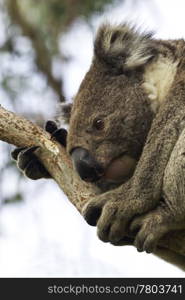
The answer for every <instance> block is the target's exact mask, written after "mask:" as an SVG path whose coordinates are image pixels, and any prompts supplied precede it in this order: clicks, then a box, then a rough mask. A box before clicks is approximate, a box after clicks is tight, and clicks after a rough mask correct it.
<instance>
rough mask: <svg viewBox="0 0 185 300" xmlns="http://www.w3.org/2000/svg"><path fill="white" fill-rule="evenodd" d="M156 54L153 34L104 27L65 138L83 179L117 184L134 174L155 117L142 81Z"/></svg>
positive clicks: (75, 103) (126, 27)
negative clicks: (146, 67) (147, 66)
mask: <svg viewBox="0 0 185 300" xmlns="http://www.w3.org/2000/svg"><path fill="white" fill-rule="evenodd" d="M154 56H155V49H154V47H153V46H152V39H151V36H150V35H146V34H143V35H142V34H140V35H139V34H138V33H137V32H136V31H135V30H134V29H133V28H129V27H128V26H127V25H121V26H117V27H113V26H110V25H103V26H101V27H100V29H99V31H98V33H97V37H96V39H95V44H94V58H93V61H92V65H91V67H90V70H89V71H88V73H87V74H86V76H85V78H84V80H83V82H82V84H81V86H80V89H79V91H78V93H77V95H76V97H75V99H74V104H73V107H72V111H71V116H70V126H69V134H68V140H67V151H68V153H69V154H70V155H71V157H72V160H73V162H74V166H75V168H76V170H77V172H78V174H79V176H80V177H81V178H82V179H83V180H85V181H88V182H94V183H96V184H99V183H100V186H101V184H102V185H103V184H105V185H106V184H107V183H108V184H111V183H113V184H114V183H115V184H116V185H117V184H120V183H122V182H124V181H125V180H127V179H128V178H129V177H130V176H132V174H133V172H134V169H135V166H136V163H137V161H138V159H139V157H140V155H141V151H142V148H143V145H144V143H145V140H146V137H147V134H148V131H149V129H150V126H151V121H152V118H153V112H152V110H151V106H150V104H149V102H148V98H147V95H146V94H145V92H144V90H143V88H142V83H143V72H144V68H145V66H146V64H149V63H150V61H151V60H152V59H153V57H154Z"/></svg>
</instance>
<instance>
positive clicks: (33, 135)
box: [0, 106, 185, 270]
mask: <svg viewBox="0 0 185 300" xmlns="http://www.w3.org/2000/svg"><path fill="white" fill-rule="evenodd" d="M0 140H2V141H4V142H7V143H9V144H13V145H15V146H17V147H23V146H27V147H30V146H39V149H38V150H37V155H38V157H39V159H40V160H41V161H42V162H43V164H44V165H45V167H46V168H47V170H48V171H49V172H50V174H51V175H52V177H53V179H54V180H55V181H56V182H57V183H58V185H59V187H60V188H61V189H62V190H63V192H64V193H65V194H66V195H67V197H68V199H69V201H70V202H72V204H73V205H74V206H75V207H76V208H77V210H78V211H79V212H80V213H81V211H82V208H83V206H84V204H85V203H86V202H87V201H88V200H90V199H92V197H94V196H95V195H97V193H98V190H96V189H95V187H94V186H93V185H91V184H87V183H85V182H83V181H81V180H80V179H79V178H78V176H77V175H76V173H75V172H74V171H73V168H72V163H71V160H70V158H69V156H68V155H67V153H66V151H65V149H64V148H63V147H62V146H61V145H59V144H58V143H57V142H56V141H54V140H51V138H50V135H49V134H48V133H47V132H46V131H44V130H43V129H42V128H40V127H38V126H37V125H35V124H33V123H31V122H30V121H28V120H26V119H25V118H23V117H22V116H18V115H16V114H14V113H12V112H9V111H7V110H5V109H4V108H2V107H1V106H0ZM128 241H129V242H128V243H124V245H126V244H127V245H128V244H129V245H131V244H132V242H133V237H130V238H129V239H128ZM155 254H156V255H157V256H159V257H161V258H163V259H164V260H166V261H168V262H170V263H172V264H174V265H177V266H179V267H180V268H181V269H183V270H185V230H184V231H176V232H170V233H169V234H167V235H165V236H164V238H163V239H162V240H161V241H160V247H158V248H157V250H156V252H155Z"/></svg>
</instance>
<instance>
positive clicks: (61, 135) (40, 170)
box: [11, 121, 67, 179]
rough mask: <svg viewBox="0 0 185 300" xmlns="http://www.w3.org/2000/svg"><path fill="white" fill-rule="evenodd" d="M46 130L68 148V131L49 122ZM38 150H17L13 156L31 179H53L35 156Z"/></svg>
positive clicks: (22, 148)
mask: <svg viewBox="0 0 185 300" xmlns="http://www.w3.org/2000/svg"><path fill="white" fill-rule="evenodd" d="M45 129H46V131H47V132H49V133H50V134H51V138H54V139H56V140H57V141H58V142H59V143H60V144H62V145H63V146H64V147H65V146H66V139H67V131H66V130H65V129H63V128H60V129H58V127H57V125H56V123H55V122H53V121H47V122H46V126H45ZM38 148H39V147H38V146H34V147H29V148H28V147H20V148H16V149H15V150H13V151H12V153H11V156H12V158H13V159H14V160H16V161H17V165H18V167H19V168H20V169H21V170H22V171H23V172H24V174H25V175H26V176H27V177H29V178H30V179H40V178H51V175H50V174H49V172H48V171H47V170H46V168H45V167H44V165H43V164H42V163H41V162H40V161H39V159H38V158H37V156H36V154H35V151H36V150H37V149H38Z"/></svg>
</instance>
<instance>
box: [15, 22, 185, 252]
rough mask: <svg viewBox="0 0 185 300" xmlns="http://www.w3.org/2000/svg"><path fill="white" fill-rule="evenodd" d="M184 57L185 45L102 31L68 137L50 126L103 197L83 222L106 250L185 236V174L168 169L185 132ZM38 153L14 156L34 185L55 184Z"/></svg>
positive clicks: (126, 30)
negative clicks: (129, 239) (128, 240)
mask: <svg viewBox="0 0 185 300" xmlns="http://www.w3.org/2000/svg"><path fill="white" fill-rule="evenodd" d="M184 50H185V41H184V40H166V41H164V40H157V39H154V37H153V35H152V34H150V33H140V32H139V31H138V30H137V29H136V28H134V27H132V26H129V25H128V24H120V25H116V26H114V25H111V24H108V23H107V24H103V25H101V26H100V28H99V30H98V32H97V35H96V38H95V42H94V57H93V60H92V64H91V66H90V69H89V71H88V72H87V74H86V75H85V78H84V79H83V81H82V83H81V85H80V88H79V91H78V93H77V95H76V97H75V99H74V103H73V105H72V107H71V108H70V110H69V109H66V111H68V115H70V116H69V130H68V134H67V133H66V132H65V134H64V131H63V130H62V131H61V129H58V128H57V127H56V125H55V124H54V123H49V125H47V127H49V130H48V128H46V129H47V130H48V131H49V132H50V133H52V135H53V136H54V138H59V140H60V142H61V143H63V141H64V140H67V142H64V144H65V145H66V151H67V152H68V153H69V155H70V156H71V159H72V161H73V165H74V169H75V170H76V172H77V173H78V175H79V176H80V178H81V179H82V180H84V181H86V182H90V183H92V184H94V185H96V186H98V187H99V189H100V191H101V194H100V195H98V196H96V197H95V198H94V199H90V201H89V202H88V203H87V204H86V205H85V207H84V209H83V215H84V218H85V219H86V221H87V222H88V223H89V224H90V225H94V226H95V225H96V226H97V228H98V236H99V238H100V239H101V240H102V241H104V242H111V243H112V244H118V243H119V242H121V241H123V240H124V238H125V237H126V236H127V234H128V233H129V232H131V233H132V232H134V233H135V235H136V237H135V242H134V244H135V246H136V247H137V249H138V251H146V252H148V253H150V252H153V251H154V250H155V248H156V246H157V244H158V242H159V240H160V239H161V237H162V236H163V235H164V234H166V233H167V232H169V231H172V230H179V229H184V228H185V198H184V196H185V195H184V192H183V188H182V189H178V183H179V177H178V176H179V173H178V170H177V168H174V170H171V169H170V168H169V167H168V166H169V162H170V159H171V158H172V157H173V159H174V155H175V154H174V149H175V147H177V146H178V143H179V139H180V136H181V133H182V131H183V129H184V120H185V56H184ZM69 111H70V113H69ZM51 124H52V125H51ZM58 130H59V131H58ZM64 136H65V137H64ZM34 150H35V148H34V147H33V148H32V149H31V150H30V148H29V149H16V150H14V152H13V154H12V155H13V157H14V158H15V159H17V160H18V165H19V167H20V168H21V169H22V170H24V172H25V174H26V175H28V176H29V177H31V178H32V179H37V178H41V177H45V178H49V174H48V172H47V170H45V169H44V167H43V166H42V164H41V163H40V162H39V161H38V159H37V158H36V156H35V155H34ZM30 151H31V153H30ZM30 154H31V155H30ZM169 170H170V171H169ZM169 179H170V180H169ZM182 182H183V181H182ZM179 193H181V194H179Z"/></svg>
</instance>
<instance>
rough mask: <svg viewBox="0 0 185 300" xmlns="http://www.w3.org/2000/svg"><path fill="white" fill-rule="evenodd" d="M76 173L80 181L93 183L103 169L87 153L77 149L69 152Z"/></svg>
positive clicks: (84, 150)
mask: <svg viewBox="0 0 185 300" xmlns="http://www.w3.org/2000/svg"><path fill="white" fill-rule="evenodd" d="M71 156H72V160H73V163H74V165H75V168H76V171H77V172H78V174H79V176H80V177H81V179H82V180H85V181H87V182H95V181H97V180H98V179H99V178H100V177H101V176H102V175H103V168H102V167H101V166H100V165H99V164H98V163H97V162H96V161H95V159H94V158H93V157H92V155H90V153H89V151H88V150H86V149H84V148H80V147H77V148H75V149H74V150H72V152H71Z"/></svg>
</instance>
